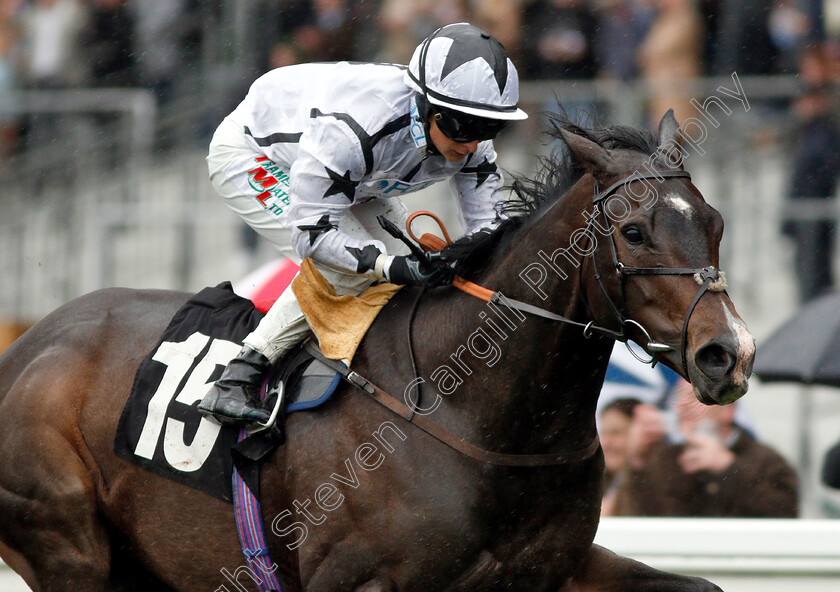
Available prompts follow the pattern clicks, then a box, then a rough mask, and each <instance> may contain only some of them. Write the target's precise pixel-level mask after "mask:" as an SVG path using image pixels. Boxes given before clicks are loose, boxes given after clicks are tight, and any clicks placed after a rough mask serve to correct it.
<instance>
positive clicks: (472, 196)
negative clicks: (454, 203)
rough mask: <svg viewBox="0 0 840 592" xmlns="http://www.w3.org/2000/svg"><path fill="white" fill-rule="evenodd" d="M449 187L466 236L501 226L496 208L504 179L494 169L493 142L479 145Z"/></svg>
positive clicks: (499, 172)
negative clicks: (456, 201)
mask: <svg viewBox="0 0 840 592" xmlns="http://www.w3.org/2000/svg"><path fill="white" fill-rule="evenodd" d="M449 184H450V187H451V188H452V191H453V192H454V193H455V195H457V196H458V213H459V214H460V222H461V225H462V226H463V227H464V231H465V233H466V234H472V233H474V232H476V231H477V230H481V229H493V228H495V227H496V226H497V225H498V224H499V222H501V218H500V217H499V214H498V205H499V202H501V201H502V200H503V199H504V193H503V191H502V186H503V184H504V178H503V176H502V172H501V171H500V170H499V168H498V166H496V151H495V149H494V148H493V142H492V141H485V142H480V143H479V145H478V150H477V151H476V152H475V153H474V154H473V155H472V157H471V158H469V159H468V160H467V161H466V162H465V163H464V166H463V168H462V169H461V171H460V172H459V173H458V174H456V175H455V176H453V177H452V178H451V179H450V181H449Z"/></svg>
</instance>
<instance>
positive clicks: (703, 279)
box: [581, 170, 725, 377]
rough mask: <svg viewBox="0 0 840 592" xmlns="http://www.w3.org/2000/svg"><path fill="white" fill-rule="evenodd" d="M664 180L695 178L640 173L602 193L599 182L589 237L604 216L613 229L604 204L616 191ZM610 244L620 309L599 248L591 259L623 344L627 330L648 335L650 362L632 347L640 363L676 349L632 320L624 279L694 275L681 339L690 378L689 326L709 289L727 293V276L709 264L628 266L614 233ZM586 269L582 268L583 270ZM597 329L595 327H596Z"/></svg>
mask: <svg viewBox="0 0 840 592" xmlns="http://www.w3.org/2000/svg"><path fill="white" fill-rule="evenodd" d="M663 178H685V179H688V180H689V181H690V180H691V175H690V174H689V173H688V172H687V171H682V170H671V171H661V172H657V173H652V172H651V173H639V172H636V173H634V174H632V175H630V176H629V177H625V178H623V179H619V180H618V181H616V182H615V183H613V184H612V185H610V186H609V187H607V188H606V189H605V190H603V191H599V188H598V182H597V181H596V182H595V190H594V196H593V198H592V203H593V205H594V206H595V212H594V213H593V215H592V217H590V218H589V222H588V223H587V225H586V235H587V236H588V237H594V236H595V235H594V233H593V226H594V223H595V218H596V217H597V216H600V217H601V218H602V220H603V221H604V225H605V226H604V227H605V228H612V226H611V225H610V220H609V219H608V218H607V214H606V207H604V204H605V202H606V200H607V199H609V198H610V197H611V196H612V195H613V194H615V192H616V191H618V190H619V189H621V188H622V187H624V186H625V185H628V184H630V183H632V182H633V181H641V180H648V179H656V180H662V179H663ZM609 238H610V240H609V245H610V253H611V254H612V262H613V266H614V267H615V272H616V277H617V278H618V292H619V298H620V303H621V306H620V307H619V306H617V305H616V303H615V302H614V301H613V299H612V298H611V297H610V295H609V293H608V292H607V289H606V286H605V285H604V282H603V279H602V277H601V274H600V272H599V271H598V263H597V258H596V257H595V253H596V250H597V249H594V248H593V249H592V253H591V254H590V255H589V257H590V259H591V260H592V268H593V271H594V274H595V280H596V281H597V282H598V286H599V287H600V288H601V292H602V293H603V294H604V297H605V298H606V299H607V302H608V303H609V305H610V307H611V308H612V310H613V313H614V314H615V316H616V318H617V319H618V322H619V324H620V327H621V329H620V331H619V334H620V335H621V338H620V339H619V338H616V339H618V340H619V341H623V342H625V343H626V342H627V339H628V338H629V336H628V335H627V327H629V326H630V327H634V328H635V329H637V330H638V331H639V332H641V333H642V335H643V336H644V340H645V341H647V344H646V345H643V346H642V347H643V348H644V349H645V351H647V353H649V354H650V355H651V359H650V360H641V358H639V356H638V355H637V354H636V353H635V352H634V351H633V350H632V349H630V348H629V346H628V349H629V350H630V352H631V353H632V354H633V355H634V356H636V357H637V358H638V359H640V361H643V362H647V363H651V364H656V355H657V354H658V353H663V352H667V351H671V350H673V348H672V347H671V346H669V345H666V344H664V343H660V342H657V341H654V340H653V339H652V338H651V336H650V333H648V332H647V330H646V329H645V328H644V327H643V326H642V325H641V324H640V323H638V322H637V321H634V320H633V319H631V318H629V316H628V314H627V307H626V303H625V298H624V279H625V278H626V277H627V276H633V275H691V276H694V280H695V281H696V282H697V283H698V284H700V287H699V289H698V290H697V293H696V294H695V295H694V300H692V302H691V305H690V306H689V307H688V310H687V311H686V314H685V320H684V321H683V326H682V334H681V337H680V357H681V361H682V367H683V371H684V372H685V376H686V377H688V356H687V351H686V350H687V347H688V324H689V322H690V321H691V315H692V314H693V313H694V309H695V308H696V307H697V303H698V302H700V299H701V298H702V297H703V294H705V293H706V292H707V291H708V290H712V291H723V290H724V289H725V280H724V274H723V272H722V271H720V269H718V268H716V267H714V266H712V265H709V266H707V267H631V266H628V265H624V264H623V263H622V262H621V260H620V259H619V257H618V248H617V246H616V244H615V236H613V232H612V231H611V232H610V233H609ZM582 267H583V266H581V268H582ZM593 328H594V327H593ZM590 335H591V329H590V328H589V327H588V326H587V329H584V336H585V337H588V336H590Z"/></svg>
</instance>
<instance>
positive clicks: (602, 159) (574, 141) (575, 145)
mask: <svg viewBox="0 0 840 592" xmlns="http://www.w3.org/2000/svg"><path fill="white" fill-rule="evenodd" d="M559 131H560V135H561V136H562V137H563V141H564V142H566V146H568V147H569V152H571V154H572V158H573V159H574V161H575V162H576V163H578V164H579V165H581V166H582V167H584V168H585V169H586V170H587V171H589V172H590V173H592V174H593V175H596V174H599V173H600V174H602V173H612V172H615V171H614V170H613V169H615V166H614V165H615V159H613V157H612V155H611V154H610V153H609V151H608V150H607V149H606V148H604V147H602V146H600V145H598V144H596V143H595V142H593V141H592V140H587V139H586V138H584V137H583V136H579V135H577V134H573V133H572V132H569V131H566V130H564V129H561V130H559Z"/></svg>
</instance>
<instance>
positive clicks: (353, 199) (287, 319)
mask: <svg viewBox="0 0 840 592" xmlns="http://www.w3.org/2000/svg"><path fill="white" fill-rule="evenodd" d="M518 99H519V78H518V75H517V72H516V68H515V67H514V65H513V63H512V62H511V60H510V58H509V57H508V55H507V52H506V51H505V49H504V47H503V46H502V44H501V43H499V41H498V40H496V39H495V38H494V37H492V36H490V35H488V34H487V33H485V32H484V31H482V30H481V29H479V28H477V27H474V26H472V25H469V24H467V23H458V24H453V25H447V26H445V27H442V28H440V29H438V30H437V31H435V32H434V33H433V34H432V35H430V36H429V37H428V38H427V39H425V40H424V41H423V43H421V44H420V45H419V46H418V47H417V49H416V50H415V51H414V55H413V56H412V58H411V62H410V65H409V66H408V68H406V67H405V66H399V65H393V64H369V63H348V62H339V63H331V64H326V63H324V64H301V65H295V66H288V67H284V68H278V69H276V70H272V71H270V72H268V73H266V74H264V75H263V76H261V77H260V78H259V79H257V80H256V82H254V84H253V85H252V86H251V88H250V90H249V92H248V94H247V96H246V97H245V99H244V100H243V101H242V103H240V104H239V106H238V107H237V108H236V109H235V110H234V111H233V112H232V113H231V114H230V115H228V116H227V117H226V118H225V120H224V121H223V122H222V123H221V125H219V127H218V129H217V130H216V133H215V134H214V136H213V139H212V141H211V143H210V151H209V155H208V157H207V162H208V168H209V171H210V180H211V182H212V184H213V187H214V188H215V189H216V191H217V192H218V193H219V194H220V195H221V196H222V198H223V199H224V200H225V203H227V205H228V206H229V207H230V208H231V209H232V210H233V211H234V212H236V213H237V214H239V215H240V216H241V217H242V218H243V219H244V220H245V222H246V223H247V224H249V225H250V226H251V227H252V228H253V229H254V230H256V231H257V232H258V233H259V234H260V235H262V236H263V237H264V238H265V239H267V240H268V241H269V242H271V243H272V244H274V246H276V247H277V248H278V249H279V250H280V252H281V253H282V254H283V255H284V256H286V257H288V258H290V259H292V260H293V261H295V262H296V263H300V262H301V260H302V259H304V258H306V257H310V258H311V259H312V261H313V262H314V263H315V265H316V267H317V269H318V270H319V271H320V272H321V273H322V275H323V276H324V277H325V278H326V279H327V281H329V282H330V284H332V286H333V287H334V288H335V290H336V292H337V293H338V294H354V295H356V294H359V293H360V292H362V291H363V290H364V289H365V288H367V287H368V286H370V285H371V284H372V283H374V282H377V281H388V282H392V283H395V284H408V285H420V286H425V287H435V286H440V285H445V284H448V283H450V282H451V280H452V272H451V269H450V268H449V267H448V266H447V265H446V264H445V263H444V262H443V261H438V262H437V263H434V264H429V263H427V262H421V261H419V260H418V259H417V258H415V257H414V256H412V255H410V254H405V253H408V251H407V249H406V248H405V245H403V244H402V243H400V242H399V241H398V240H396V239H394V238H393V237H392V236H390V235H389V234H387V233H386V232H385V231H384V230H383V229H382V228H381V227H380V226H379V224H378V223H377V221H376V218H377V216H379V215H383V216H385V217H386V218H389V219H390V220H391V221H393V222H394V223H396V224H397V225H398V226H399V227H401V228H402V227H404V222H405V219H406V217H407V212H406V209H405V207H404V206H403V204H402V203H401V202H400V200H399V196H400V195H402V194H404V193H410V192H413V191H418V190H420V189H422V188H424V187H427V186H429V185H431V184H432V183H436V182H438V181H444V180H449V182H450V186H451V188H452V189H453V190H454V192H455V194H456V195H457V197H458V204H459V206H460V207H459V212H460V218H461V222H462V224H463V226H464V228H465V230H466V233H467V234H468V235H469V234H471V233H474V232H475V231H477V230H480V229H489V228H493V227H495V226H496V225H497V224H498V223H499V222H500V221H501V218H500V216H499V214H498V210H497V208H496V205H497V203H498V202H500V201H501V199H502V197H503V196H502V191H501V188H502V184H503V182H502V174H501V172H500V171H499V169H498V168H497V166H496V152H495V150H494V148H493V142H492V140H493V138H494V137H495V136H496V135H497V134H498V133H499V132H500V131H501V130H502V128H504V126H505V124H507V122H508V121H511V120H517V119H525V118H526V117H527V114H526V113H525V112H524V111H522V110H521V109H518V108H517V106H516V103H517V101H518ZM308 331H309V326H308V325H307V322H306V319H305V318H304V315H303V313H302V312H301V309H300V305H299V304H298V302H297V299H296V298H295V295H294V293H293V292H292V290H291V288H290V287H289V288H287V289H286V290H285V291H284V292H283V294H282V295H281V296H280V297H279V298H278V300H277V302H276V303H275V304H274V305H273V306H272V307H271V309H270V310H269V311H268V313H267V314H266V315H265V317H263V319H262V320H261V321H260V323H259V325H258V326H257V328H256V329H255V330H254V331H253V332H252V333H251V334H250V335H248V336H247V337H246V338H245V340H244V347H243V348H242V351H240V352H239V354H238V355H237V356H236V357H235V358H234V359H233V360H231V361H230V363H229V364H228V366H227V368H226V369H225V371H224V373H223V374H222V376H221V377H220V378H219V380H217V381H216V383H215V384H214V385H213V386H212V388H211V389H210V391H209V392H208V393H207V395H206V396H205V397H204V399H203V400H202V401H201V403H200V404H199V406H198V408H199V410H200V411H201V412H202V413H203V414H205V415H208V416H212V417H215V418H216V419H217V420H218V421H220V422H222V423H231V424H236V423H252V422H261V423H265V422H266V421H267V420H268V418H269V416H270V413H269V412H268V411H266V410H265V409H263V408H261V406H260V404H259V400H258V399H259V397H258V396H257V393H258V390H259V384H260V381H261V378H262V376H263V374H264V373H266V372H267V371H268V369H269V368H270V366H271V365H272V364H273V363H275V362H276V361H277V360H279V359H280V358H281V357H282V356H283V354H285V353H286V352H288V351H289V350H290V349H291V348H292V347H294V346H295V345H296V344H298V343H299V342H300V341H301V340H303V338H304V337H305V336H306V334H307V333H308Z"/></svg>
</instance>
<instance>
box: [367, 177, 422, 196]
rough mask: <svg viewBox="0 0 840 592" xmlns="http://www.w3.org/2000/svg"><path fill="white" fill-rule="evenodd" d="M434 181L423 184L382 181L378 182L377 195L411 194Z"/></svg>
mask: <svg viewBox="0 0 840 592" xmlns="http://www.w3.org/2000/svg"><path fill="white" fill-rule="evenodd" d="M433 184H434V181H424V182H423V183H406V182H405V181H388V180H382V181H380V182H379V194H380V195H388V194H389V193H396V194H403V193H412V192H414V191H420V190H421V189H425V188H426V187H428V186H429V185H433Z"/></svg>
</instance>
